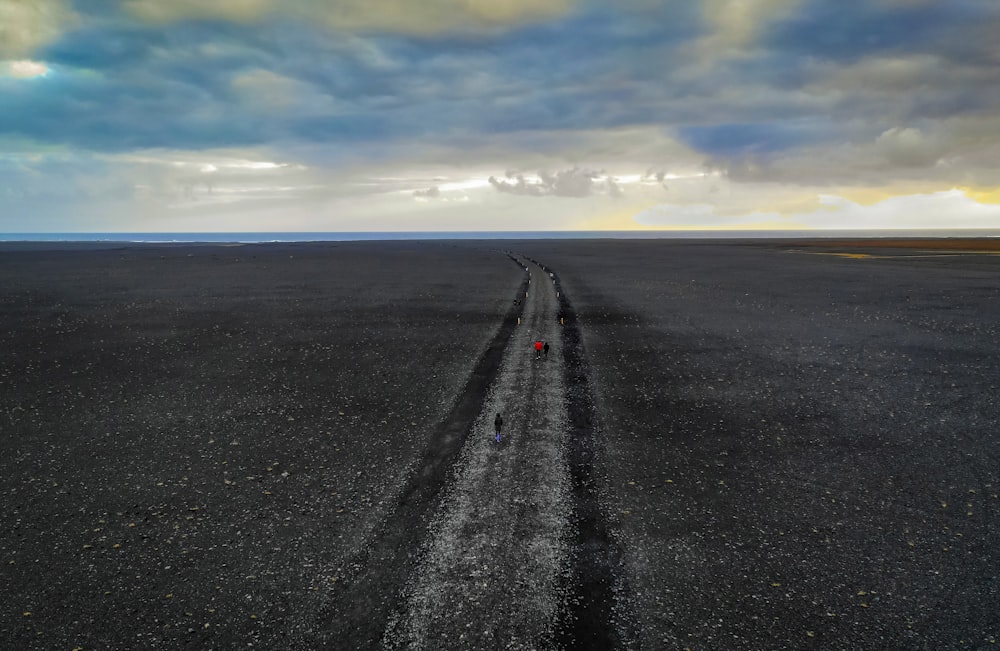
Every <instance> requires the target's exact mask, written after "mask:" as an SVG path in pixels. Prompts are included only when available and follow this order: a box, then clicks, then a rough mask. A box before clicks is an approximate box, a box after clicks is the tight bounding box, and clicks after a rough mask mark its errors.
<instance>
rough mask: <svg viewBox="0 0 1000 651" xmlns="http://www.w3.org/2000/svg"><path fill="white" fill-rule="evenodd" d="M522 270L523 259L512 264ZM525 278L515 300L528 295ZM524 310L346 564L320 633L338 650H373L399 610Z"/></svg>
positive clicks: (514, 309) (489, 351) (510, 317)
mask: <svg viewBox="0 0 1000 651" xmlns="http://www.w3.org/2000/svg"><path fill="white" fill-rule="evenodd" d="M511 259H512V260H514V261H515V262H517V264H519V265H520V266H522V267H523V266H524V265H523V264H522V263H521V262H520V261H517V260H516V259H514V258H513V257H512V258H511ZM528 282H529V281H528V278H526V279H525V280H524V282H523V283H522V284H521V286H520V288H519V289H518V293H517V297H523V296H524V294H525V292H526V291H528ZM522 308H523V305H522V304H520V303H519V300H518V299H517V298H516V299H515V302H514V304H513V305H512V306H511V307H510V308H509V309H508V311H507V313H506V315H505V317H504V320H503V323H502V324H501V326H500V328H499V329H498V330H497V333H496V335H495V336H494V337H493V339H492V340H491V341H490V344H489V346H488V347H487V348H486V350H485V351H484V352H483V354H482V356H481V357H480V358H479V361H478V362H477V363H476V365H475V367H474V368H473V371H472V373H471V375H470V376H469V379H468V381H467V382H466V384H465V387H464V388H463V390H462V392H461V393H460V394H459V397H458V399H457V400H456V402H455V404H454V406H453V407H452V409H451V412H450V413H449V414H448V416H447V417H446V418H445V419H444V421H442V423H441V425H440V426H439V427H438V429H437V431H436V433H435V434H434V435H433V437H432V438H431V440H430V441H429V442H428V445H427V447H426V449H425V450H424V453H423V455H422V456H421V459H420V461H419V463H418V464H417V465H416V470H415V471H414V472H413V473H411V476H410V479H409V480H408V481H407V483H406V485H405V487H404V488H403V490H402V492H401V493H400V494H399V497H398V503H397V505H396V508H395V510H394V511H393V512H392V513H391V515H390V516H389V517H388V519H387V520H386V521H385V522H384V523H383V525H382V526H381V528H380V529H379V530H377V531H376V532H374V534H373V536H372V539H371V542H370V544H369V546H368V547H367V548H366V549H365V550H364V551H363V552H362V553H361V554H360V555H359V556H357V557H355V558H353V559H350V560H349V561H347V562H346V563H345V567H346V568H347V576H346V577H345V579H344V580H343V581H342V582H340V584H339V585H337V586H336V589H334V590H333V591H332V593H331V596H330V601H329V603H328V604H327V605H326V606H324V607H323V608H321V609H320V612H319V622H318V625H317V626H318V629H319V630H320V631H322V632H323V633H324V636H325V637H327V638H328V639H330V640H332V641H333V642H334V643H335V645H336V646H337V647H341V648H371V647H373V646H375V645H377V644H378V643H379V640H380V639H381V638H382V635H383V631H384V630H385V628H386V625H387V623H388V621H389V619H390V617H391V616H392V614H393V612H394V611H396V610H398V608H399V603H398V598H399V595H400V593H401V589H402V587H403V585H404V582H405V580H406V577H407V576H408V575H409V574H410V572H411V570H412V568H413V565H414V563H415V561H416V558H415V557H416V553H417V551H418V550H419V547H420V543H421V540H423V539H424V537H425V532H426V529H427V524H428V520H429V515H430V514H431V513H433V512H434V509H435V507H436V506H437V504H438V503H439V502H440V493H441V489H442V487H443V486H444V485H445V483H446V481H447V480H448V478H449V476H450V475H451V473H452V469H453V466H454V464H455V460H456V459H457V457H458V455H459V452H460V451H461V450H462V446H463V444H464V443H465V439H466V436H467V434H468V433H469V432H470V431H472V430H473V429H474V423H476V419H477V416H478V414H479V412H480V408H481V407H482V404H483V401H484V399H485V398H486V396H487V393H488V391H489V388H490V386H491V385H493V384H494V383H495V381H496V378H497V376H498V375H499V373H500V370H501V362H502V361H503V358H504V353H505V351H506V350H507V348H508V346H507V344H508V342H509V340H510V338H511V335H512V333H513V332H514V330H515V328H517V321H518V315H519V313H520V312H521V310H522Z"/></svg>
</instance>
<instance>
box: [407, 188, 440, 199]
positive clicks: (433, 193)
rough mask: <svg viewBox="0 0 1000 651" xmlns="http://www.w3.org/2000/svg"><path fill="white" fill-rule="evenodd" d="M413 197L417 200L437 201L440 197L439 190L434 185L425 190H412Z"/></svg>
mask: <svg viewBox="0 0 1000 651" xmlns="http://www.w3.org/2000/svg"><path fill="white" fill-rule="evenodd" d="M413 196H414V197H416V198H418V199H437V198H438V197H440V196H441V190H440V188H438V186H436V185H432V186H431V187H429V188H427V189H426V190H414V191H413Z"/></svg>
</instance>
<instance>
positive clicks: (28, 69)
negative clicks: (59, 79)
mask: <svg viewBox="0 0 1000 651" xmlns="http://www.w3.org/2000/svg"><path fill="white" fill-rule="evenodd" d="M0 71H5V72H4V73H0V74H6V75H7V76H9V77H14V78H15V79H30V78H32V77H43V76H45V75H47V74H48V73H49V67H48V66H47V65H45V64H44V63H42V62H40V61H30V60H27V59H21V60H18V61H7V62H4V63H2V64H0Z"/></svg>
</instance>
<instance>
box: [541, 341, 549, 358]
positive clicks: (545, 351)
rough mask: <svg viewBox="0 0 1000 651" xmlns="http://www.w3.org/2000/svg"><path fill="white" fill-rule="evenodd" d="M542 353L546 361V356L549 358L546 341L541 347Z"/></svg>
mask: <svg viewBox="0 0 1000 651" xmlns="http://www.w3.org/2000/svg"><path fill="white" fill-rule="evenodd" d="M542 352H544V353H545V357H546V359H548V356H549V342H547V341H546V342H545V345H544V346H542Z"/></svg>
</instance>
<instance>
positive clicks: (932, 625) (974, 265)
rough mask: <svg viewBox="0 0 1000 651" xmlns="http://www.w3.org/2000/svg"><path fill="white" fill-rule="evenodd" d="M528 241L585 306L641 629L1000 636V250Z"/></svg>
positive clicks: (616, 508)
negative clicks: (927, 253)
mask: <svg viewBox="0 0 1000 651" xmlns="http://www.w3.org/2000/svg"><path fill="white" fill-rule="evenodd" d="M817 244H818V245H820V247H821V248H823V247H826V248H825V250H826V251H831V252H841V253H853V254H858V253H861V254H864V253H868V254H873V255H874V254H880V253H885V248H883V243H881V242H879V243H878V244H877V246H876V245H875V244H873V243H871V242H861V243H858V242H852V243H849V244H848V245H847V246H845V245H844V243H837V244H831V243H829V242H819V243H817ZM928 248H933V247H928ZM520 249H521V250H523V251H525V252H528V253H530V254H531V255H532V256H533V257H535V258H537V259H539V260H545V261H546V262H547V264H549V265H550V266H551V267H552V268H553V269H554V270H555V271H557V272H558V273H559V275H560V277H561V278H562V283H563V286H564V287H565V289H566V292H567V294H568V295H569V296H570V297H571V298H572V300H573V301H574V303H575V305H576V309H577V313H578V317H579V320H580V325H581V329H582V331H583V333H584V339H585V342H586V346H587V353H588V355H589V360H590V363H591V368H592V377H593V380H594V383H595V385H596V386H597V387H598V391H597V393H598V402H599V405H598V406H599V413H600V416H601V419H602V421H603V430H604V436H603V441H604V454H603V455H602V457H601V458H602V459H603V464H604V465H603V469H602V470H603V473H604V474H603V482H604V486H603V491H604V492H603V493H602V496H603V498H604V501H603V505H604V507H605V511H606V513H607V514H608V517H609V518H610V524H611V527H612V530H613V531H614V532H615V534H616V536H617V538H618V539H619V540H620V541H621V545H622V548H623V550H624V552H625V555H626V565H627V578H628V581H629V584H630V592H629V595H630V596H629V598H628V601H629V602H630V603H631V606H632V607H631V608H630V609H627V611H628V612H629V613H630V614H629V617H632V618H633V619H634V621H632V622H625V623H626V624H629V623H630V624H631V625H632V626H633V627H634V628H635V629H636V630H638V631H639V633H638V634H637V640H636V643H637V644H638V645H641V646H643V647H645V648H683V647H690V648H692V649H698V648H702V649H704V648H710V649H776V648H796V649H798V648H843V649H887V648H895V649H904V648H908V649H945V648H948V649H955V648H992V646H993V645H994V644H995V643H996V641H997V640H998V639H1000V609H998V608H997V607H996V605H997V604H998V603H1000V579H998V576H1000V522H998V520H997V518H998V512H1000V500H998V493H1000V428H998V424H1000V397H998V395H1000V394H998V390H1000V346H998V345H997V342H998V341H1000V258H997V257H995V256H947V257H919V258H916V257H886V258H859V259H850V258H845V257H838V256H830V255H815V254H814V253H816V252H817V250H816V249H814V248H812V247H805V246H802V243H801V242H794V243H788V242H781V243H775V244H767V243H750V242H745V243H719V242H694V243H678V242H670V241H658V242H599V243H598V242H573V243H555V242H545V243H542V242H539V243H525V244H524V245H523V246H521V247H520ZM793 249H794V250H793ZM819 252H822V251H819Z"/></svg>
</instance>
